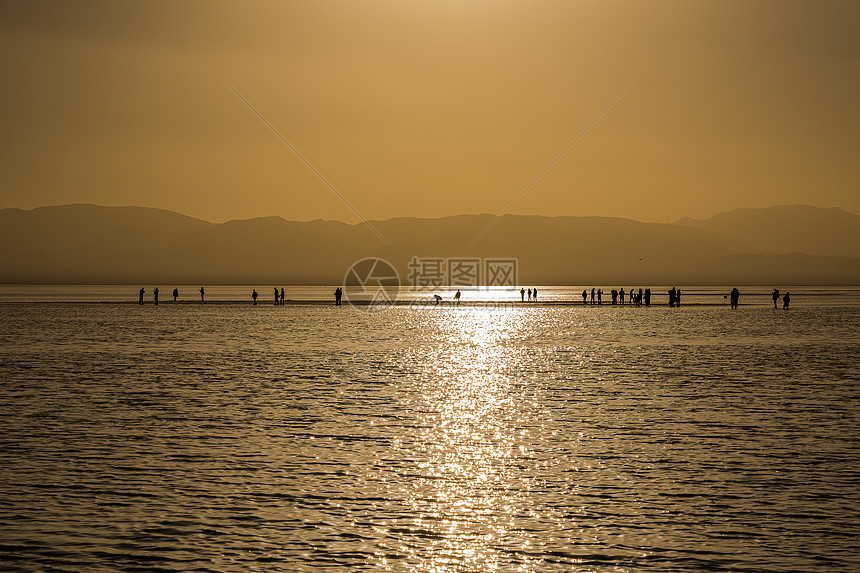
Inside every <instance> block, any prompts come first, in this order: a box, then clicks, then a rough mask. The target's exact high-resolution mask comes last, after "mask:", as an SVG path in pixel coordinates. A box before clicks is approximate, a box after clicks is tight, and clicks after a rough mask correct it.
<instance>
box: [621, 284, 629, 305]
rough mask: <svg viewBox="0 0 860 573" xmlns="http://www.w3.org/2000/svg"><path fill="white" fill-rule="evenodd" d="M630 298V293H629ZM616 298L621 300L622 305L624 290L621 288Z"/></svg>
mask: <svg viewBox="0 0 860 573" xmlns="http://www.w3.org/2000/svg"><path fill="white" fill-rule="evenodd" d="M631 296H632V293H631ZM618 297H619V298H620V299H621V304H624V288H623V287H622V288H621V291H620V292H619V293H618Z"/></svg>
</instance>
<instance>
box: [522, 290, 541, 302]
mask: <svg viewBox="0 0 860 573" xmlns="http://www.w3.org/2000/svg"><path fill="white" fill-rule="evenodd" d="M528 296H529V302H532V301H534V302H537V289H536V288H530V289H529V290H528ZM520 300H521V301H523V302H525V301H526V290H525V289H523V288H521V289H520Z"/></svg>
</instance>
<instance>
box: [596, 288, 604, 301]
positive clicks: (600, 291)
mask: <svg viewBox="0 0 860 573" xmlns="http://www.w3.org/2000/svg"><path fill="white" fill-rule="evenodd" d="M597 304H603V289H602V288H599V289H597Z"/></svg>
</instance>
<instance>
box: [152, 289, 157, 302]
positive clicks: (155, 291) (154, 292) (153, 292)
mask: <svg viewBox="0 0 860 573" xmlns="http://www.w3.org/2000/svg"><path fill="white" fill-rule="evenodd" d="M152 297H153V299H155V306H158V287H155V290H153V291H152Z"/></svg>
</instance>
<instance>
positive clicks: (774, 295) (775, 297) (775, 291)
mask: <svg viewBox="0 0 860 573" xmlns="http://www.w3.org/2000/svg"><path fill="white" fill-rule="evenodd" d="M770 297H771V298H772V299H773V308H776V301H778V300H779V289H778V288H775V289H773V292H772V293H771V295H770Z"/></svg>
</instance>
